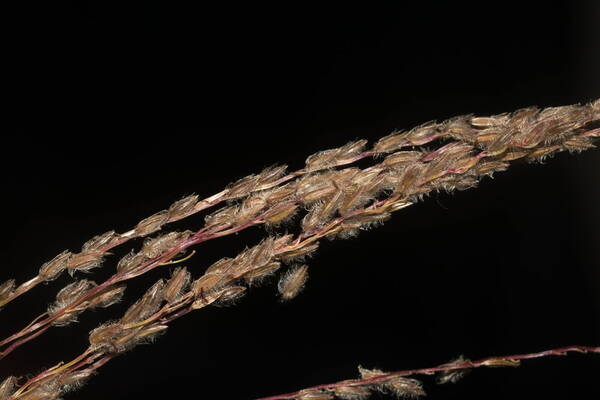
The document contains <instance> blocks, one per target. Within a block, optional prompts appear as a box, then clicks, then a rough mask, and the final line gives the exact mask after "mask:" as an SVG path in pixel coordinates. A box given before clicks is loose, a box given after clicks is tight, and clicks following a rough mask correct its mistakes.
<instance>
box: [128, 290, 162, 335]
mask: <svg viewBox="0 0 600 400" xmlns="http://www.w3.org/2000/svg"><path fill="white" fill-rule="evenodd" d="M164 287H165V281H164V280H162V279H160V280H159V281H158V282H156V283H155V284H154V285H152V286H151V287H150V288H149V289H148V290H147V291H146V293H145V294H144V296H142V298H141V299H140V300H138V301H137V302H135V303H134V304H133V305H132V306H131V307H129V309H128V310H127V311H126V312H125V315H123V318H121V323H122V324H123V325H127V324H131V323H134V322H138V321H141V320H143V319H145V318H147V317H149V316H150V315H152V314H154V313H155V312H156V311H158V309H159V308H160V305H161V303H162V301H163V293H164Z"/></svg>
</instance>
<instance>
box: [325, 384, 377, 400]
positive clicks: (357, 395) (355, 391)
mask: <svg viewBox="0 0 600 400" xmlns="http://www.w3.org/2000/svg"><path fill="white" fill-rule="evenodd" d="M333 392H334V393H335V395H336V396H337V397H338V398H340V399H342V400H364V399H367V398H369V396H370V395H371V391H370V390H369V389H368V388H366V387H363V386H338V387H336V388H334V389H333Z"/></svg>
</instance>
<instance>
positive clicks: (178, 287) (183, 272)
mask: <svg viewBox="0 0 600 400" xmlns="http://www.w3.org/2000/svg"><path fill="white" fill-rule="evenodd" d="M191 277H192V275H191V274H190V273H189V271H188V270H187V269H186V268H185V267H179V268H176V269H175V271H173V274H172V275H171V279H169V281H168V282H167V284H166V285H165V291H164V298H165V301H166V302H167V303H172V302H174V301H175V300H177V299H178V298H179V297H180V296H181V294H182V293H183V291H184V290H185V289H186V288H187V286H188V285H189V284H190V280H191Z"/></svg>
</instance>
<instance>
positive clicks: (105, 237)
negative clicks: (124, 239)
mask: <svg viewBox="0 0 600 400" xmlns="http://www.w3.org/2000/svg"><path fill="white" fill-rule="evenodd" d="M116 237H117V234H116V232H115V231H108V232H105V233H103V234H101V235H97V236H94V237H93V238H91V239H90V240H88V241H87V242H85V243H84V244H83V246H82V247H81V252H82V253H85V252H92V251H96V250H99V249H101V248H102V247H104V246H106V245H107V244H109V243H110V242H112V241H113V240H114V239H115V238H116Z"/></svg>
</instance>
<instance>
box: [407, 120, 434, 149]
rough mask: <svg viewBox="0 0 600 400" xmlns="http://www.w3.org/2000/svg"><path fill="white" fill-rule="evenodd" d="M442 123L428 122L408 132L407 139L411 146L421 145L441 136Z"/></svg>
mask: <svg viewBox="0 0 600 400" xmlns="http://www.w3.org/2000/svg"><path fill="white" fill-rule="evenodd" d="M439 127H440V125H439V124H437V123H435V122H426V123H424V124H422V125H420V126H417V127H416V128H413V129H411V130H410V131H408V132H407V133H406V137H405V139H406V141H407V143H408V144H410V145H411V146H421V145H423V144H426V143H429V142H431V141H432V140H434V139H436V138H437V137H438V136H439Z"/></svg>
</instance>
